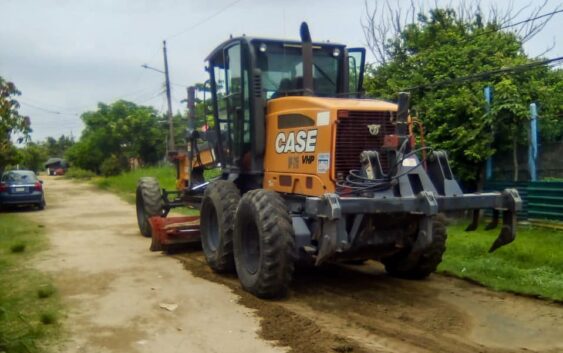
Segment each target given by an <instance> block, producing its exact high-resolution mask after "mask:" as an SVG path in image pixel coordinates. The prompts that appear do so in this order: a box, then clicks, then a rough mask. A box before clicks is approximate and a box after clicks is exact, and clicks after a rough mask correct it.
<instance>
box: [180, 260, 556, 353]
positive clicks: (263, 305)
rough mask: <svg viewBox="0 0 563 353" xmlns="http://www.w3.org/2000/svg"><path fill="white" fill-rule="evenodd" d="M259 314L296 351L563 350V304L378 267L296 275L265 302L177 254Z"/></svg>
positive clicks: (266, 334) (267, 334)
mask: <svg viewBox="0 0 563 353" xmlns="http://www.w3.org/2000/svg"><path fill="white" fill-rule="evenodd" d="M174 256H175V257H176V258H178V259H179V260H180V261H182V262H183V263H184V266H185V268H186V269H188V270H189V271H191V272H192V273H193V274H194V275H196V276H198V277H202V278H205V279H208V280H211V281H214V282H218V283H221V284H224V285H226V286H228V287H230V288H231V289H232V290H233V291H234V292H235V293H236V294H237V295H239V296H240V299H239V302H240V303H241V304H243V305H245V306H247V307H249V308H253V309H255V310H257V314H258V316H259V317H261V319H262V322H261V331H260V335H261V336H262V337H263V338H265V339H268V340H274V341H277V342H278V343H279V344H280V345H284V346H289V347H291V348H292V351H293V352H462V353H463V352H468V353H469V352H484V353H487V352H500V353H503V352H507V353H508V352H549V353H551V352H553V353H555V352H563V327H562V326H561V324H562V323H563V306H562V305H560V304H555V303H549V302H546V301H542V300H537V299H532V298H526V297H520V296H516V295H513V294H508V293H497V292H493V291H490V290H488V289H486V288H482V287H479V286H476V285H474V284H471V283H468V282H466V281H462V280H458V279H455V278H450V277H445V276H440V275H433V276H431V278H430V279H429V280H426V281H405V280H399V279H395V278H391V277H389V276H387V275H386V274H385V273H384V271H383V269H382V267H381V266H379V264H376V263H375V262H369V263H368V264H366V265H362V266H336V265H332V266H327V267H324V268H320V269H305V270H301V271H299V270H298V271H297V273H296V275H295V279H294V281H293V284H292V288H291V292H290V295H289V297H288V298H287V299H285V300H281V301H264V300H260V299H256V298H254V297H253V296H252V295H250V294H248V293H246V292H245V291H243V290H242V289H241V287H240V284H239V282H238V280H237V278H236V276H235V275H219V274H216V273H214V272H212V271H211V270H210V269H209V268H208V266H207V264H206V263H205V259H204V257H203V254H202V253H201V252H200V251H199V250H197V249H191V250H189V251H188V252H187V253H182V254H176V255H174Z"/></svg>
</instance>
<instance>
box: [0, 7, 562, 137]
mask: <svg viewBox="0 0 563 353" xmlns="http://www.w3.org/2000/svg"><path fill="white" fill-rule="evenodd" d="M367 1H368V3H369V4H375V3H376V2H379V3H381V0H367ZM491 2H492V0H482V1H481V3H482V7H483V8H488V6H489V4H490V3H491ZM494 2H495V3H496V4H497V5H498V6H499V7H503V6H506V5H507V4H508V3H510V2H511V1H510V0H496V1H494ZM512 2H513V3H514V7H515V8H520V7H522V6H524V5H526V4H528V3H531V4H532V7H533V6H535V5H538V4H539V3H541V2H543V0H514V1H512ZM391 3H393V4H394V6H396V5H395V4H396V3H399V4H401V3H402V4H403V5H404V6H406V4H407V3H408V1H406V0H400V1H391ZM432 3H434V1H432ZM454 3H455V1H454ZM560 3H561V1H559V0H549V3H548V6H547V8H546V10H545V11H544V12H547V11H549V10H552V9H553V8H555V7H556V6H557V4H560ZM364 11H365V10H364V0H347V1H344V0H307V1H304V0H303V1H298V0H279V1H274V0H238V1H235V0H213V1H202V0H183V1H180V0H162V1H154V0H113V1H112V0H98V1H90V0H80V1H79V0H58V1H57V0H42V1H40V0H35V1H32V0H0V76H2V77H4V78H5V79H7V80H10V81H13V82H14V83H15V84H16V85H17V87H18V88H19V89H20V90H21V91H22V96H21V97H20V102H21V103H22V107H21V112H22V113H23V114H25V115H29V116H30V117H31V119H32V127H33V130H34V132H33V134H32V138H33V140H35V141H39V140H42V139H44V138H45V137H47V136H59V135H61V134H67V135H68V134H70V133H72V134H73V135H74V136H75V137H76V136H79V135H80V131H81V129H82V123H81V121H80V114H81V113H82V112H84V111H86V110H92V109H95V107H96V104H97V102H112V101H114V100H117V99H120V98H123V99H127V100H130V101H133V102H135V103H138V104H146V105H152V106H154V107H155V108H156V109H158V110H164V108H165V100H164V96H163V95H162V94H161V92H162V81H163V75H161V74H159V73H157V72H154V71H150V70H146V69H143V68H141V65H142V64H145V63H146V64H148V65H151V66H154V67H157V68H162V65H163V64H162V46H161V45H162V40H163V39H168V51H169V63H170V73H171V81H172V82H173V86H172V87H173V105H174V110H178V109H181V104H180V100H181V99H183V98H184V96H185V88H184V87H185V86H186V85H189V84H192V83H194V82H201V81H203V80H205V79H206V74H205V72H204V69H203V68H204V62H203V60H204V58H205V57H206V55H207V54H208V53H209V52H210V51H211V50H212V49H213V48H214V47H215V46H216V45H217V44H219V43H220V42H222V41H223V40H225V39H227V38H228V36H229V35H230V34H233V35H241V34H247V35H253V36H264V37H277V38H295V39H297V38H298V29H299V24H300V23H301V21H304V20H305V21H307V22H308V23H309V27H310V29H311V34H312V36H313V39H314V40H323V41H324V40H330V41H332V42H341V43H345V44H347V45H349V46H363V45H364V43H365V40H364V35H363V32H362V27H361V23H360V19H361V18H362V16H363V14H364ZM524 12H525V13H527V11H524ZM522 18H524V15H522ZM562 33H563V13H562V14H559V15H556V17H555V18H554V19H553V20H552V21H551V22H550V24H549V25H548V27H546V29H545V30H544V31H543V32H542V33H541V34H539V35H538V36H536V37H535V38H534V39H533V40H532V41H530V42H529V43H527V44H526V51H527V52H528V54H530V55H532V56H535V55H538V54H540V53H542V52H544V51H545V49H546V48H548V47H550V46H552V45H553V44H555V46H554V48H553V49H552V51H551V52H549V53H548V54H547V56H548V57H556V56H562V55H563V44H562V42H561V41H562V40H563V38H561V35H562Z"/></svg>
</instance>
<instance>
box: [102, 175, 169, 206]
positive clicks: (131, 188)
mask: <svg viewBox="0 0 563 353" xmlns="http://www.w3.org/2000/svg"><path fill="white" fill-rule="evenodd" d="M144 176H150V177H155V178H156V179H158V181H159V182H160V187H161V188H163V189H167V190H176V170H175V169H174V168H173V167H172V166H170V167H149V168H139V169H135V170H131V171H129V172H125V173H122V174H119V175H114V176H110V177H101V178H96V179H94V180H93V182H94V184H95V185H96V186H98V187H99V188H102V189H106V190H110V191H112V192H115V193H117V194H119V195H120V196H121V197H123V198H124V199H125V200H127V201H128V202H131V203H134V202H135V190H136V189H137V182H138V181H139V179H141V178H142V177H144Z"/></svg>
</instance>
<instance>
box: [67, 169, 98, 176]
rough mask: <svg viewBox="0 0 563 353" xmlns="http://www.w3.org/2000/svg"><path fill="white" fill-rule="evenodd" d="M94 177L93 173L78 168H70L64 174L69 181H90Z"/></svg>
mask: <svg viewBox="0 0 563 353" xmlns="http://www.w3.org/2000/svg"><path fill="white" fill-rule="evenodd" d="M95 176H96V174H95V173H94V172H92V171H90V170H86V169H81V168H78V167H70V168H68V170H67V171H66V173H65V177H66V178H70V179H90V178H93V177H95Z"/></svg>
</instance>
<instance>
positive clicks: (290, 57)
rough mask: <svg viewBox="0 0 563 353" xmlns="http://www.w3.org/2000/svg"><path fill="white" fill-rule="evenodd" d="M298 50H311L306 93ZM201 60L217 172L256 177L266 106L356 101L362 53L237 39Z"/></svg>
mask: <svg viewBox="0 0 563 353" xmlns="http://www.w3.org/2000/svg"><path fill="white" fill-rule="evenodd" d="M307 32H308V30H307ZM304 45H310V47H311V48H312V60H311V64H312V65H310V66H312V72H310V73H311V74H312V79H311V81H310V82H312V89H311V88H308V87H306V85H307V74H308V73H307V72H304V67H306V65H304V60H307V58H306V55H305V52H306V50H305V49H304V48H303V46H304ZM206 61H208V63H209V64H208V67H207V70H208V72H209V74H210V85H211V92H212V99H213V111H214V121H215V125H216V133H217V134H218V136H219V138H218V139H217V140H218V141H217V147H218V154H219V156H218V157H219V160H220V162H221V166H222V167H223V171H224V172H226V173H235V174H240V173H244V174H256V175H261V174H262V173H263V161H262V157H263V154H264V144H265V118H264V117H265V114H266V112H265V110H266V102H267V101H268V100H272V99H278V98H282V97H286V96H297V95H308V96H319V97H333V98H358V97H360V96H361V92H362V81H363V75H364V63H365V49H364V48H353V49H352V48H350V49H348V48H346V46H344V45H341V44H335V43H310V42H309V43H306V42H304V41H286V40H274V39H262V38H250V37H238V38H231V39H229V40H227V41H226V42H224V43H222V44H221V45H219V46H218V47H217V48H216V49H215V50H213V52H212V53H211V54H210V55H209V56H208V57H207V58H206Z"/></svg>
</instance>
